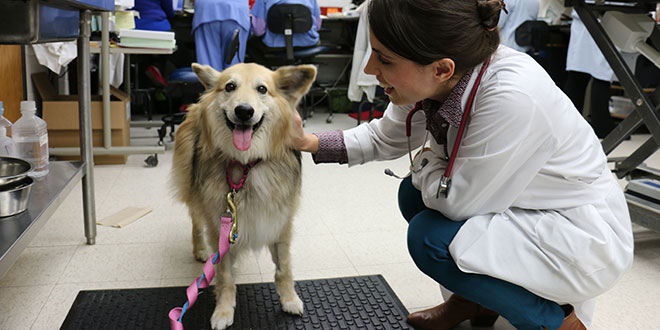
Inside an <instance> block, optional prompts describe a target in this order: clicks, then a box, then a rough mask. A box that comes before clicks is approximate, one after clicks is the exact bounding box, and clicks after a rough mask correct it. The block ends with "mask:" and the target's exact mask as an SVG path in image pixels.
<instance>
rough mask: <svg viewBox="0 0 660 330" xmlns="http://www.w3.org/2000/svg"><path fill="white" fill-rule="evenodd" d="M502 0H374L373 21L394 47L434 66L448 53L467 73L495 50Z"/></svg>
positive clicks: (374, 30) (386, 42) (381, 38)
mask: <svg viewBox="0 0 660 330" xmlns="http://www.w3.org/2000/svg"><path fill="white" fill-rule="evenodd" d="M503 8H504V2H503V1H502V0H371V1H370V3H369V9H368V10H369V15H368V16H369V25H370V28H371V31H372V33H373V34H374V36H375V37H376V38H377V39H378V41H380V43H382V44H383V45H384V46H385V47H387V48H388V49H389V50H391V51H393V52H394V53H396V54H398V55H399V56H402V57H404V58H406V59H409V60H411V61H413V62H416V63H418V64H420V65H428V64H430V63H432V62H433V61H436V60H438V59H442V58H450V59H452V60H453V61H454V63H455V65H456V68H455V71H457V72H466V71H467V70H469V69H472V68H474V67H475V66H476V65H478V64H479V63H481V62H483V61H485V60H486V58H488V56H490V55H491V54H493V53H494V52H495V50H496V49H497V46H498V45H499V43H500V35H499V31H498V30H497V23H498V21H499V17H500V10H501V9H503Z"/></svg>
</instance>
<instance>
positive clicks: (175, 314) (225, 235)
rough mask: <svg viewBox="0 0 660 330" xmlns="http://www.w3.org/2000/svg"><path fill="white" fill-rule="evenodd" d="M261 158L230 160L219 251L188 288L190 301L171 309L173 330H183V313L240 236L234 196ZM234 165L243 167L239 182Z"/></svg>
mask: <svg viewBox="0 0 660 330" xmlns="http://www.w3.org/2000/svg"><path fill="white" fill-rule="evenodd" d="M259 161H260V159H257V160H256V161H252V162H250V163H248V164H246V165H245V164H241V163H240V162H238V161H235V160H233V161H229V162H228V163H227V183H228V184H229V187H230V188H231V191H230V192H229V193H228V194H227V204H228V208H227V211H226V212H225V213H223V214H222V215H221V216H220V238H219V239H218V252H217V253H215V254H213V255H211V256H210V257H209V258H208V260H206V264H204V270H203V271H202V272H203V274H202V276H201V277H198V278H196V279H195V281H193V283H192V284H191V285H190V286H189V287H188V289H186V295H187V296H188V301H186V303H185V304H183V307H175V308H173V309H172V310H171V311H170V314H169V317H170V329H172V330H183V323H181V320H182V319H183V314H184V313H185V312H186V310H188V308H191V307H192V306H193V305H194V304H195V301H197V296H199V289H204V288H207V287H208V286H209V284H210V283H211V281H212V280H213V276H215V267H213V265H215V264H217V263H219V262H220V260H222V257H224V256H225V254H227V251H229V243H235V242H236V239H237V238H238V215H237V209H236V205H235V203H234V197H235V195H236V192H237V191H238V190H240V189H241V188H243V184H244V183H245V179H246V178H247V175H248V172H249V171H250V169H251V168H252V167H254V165H256V164H257V163H258V162H259ZM232 166H240V167H241V169H242V172H243V173H242V175H241V180H240V181H239V182H238V184H236V183H234V182H233V181H232V179H231V176H230V171H231V168H232Z"/></svg>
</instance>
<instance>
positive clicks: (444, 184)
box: [435, 176, 451, 198]
mask: <svg viewBox="0 0 660 330" xmlns="http://www.w3.org/2000/svg"><path fill="white" fill-rule="evenodd" d="M449 188H451V179H450V178H448V177H446V176H442V179H440V184H439V185H438V192H437V193H436V194H435V198H438V197H440V194H442V195H443V196H444V197H445V198H447V196H449Z"/></svg>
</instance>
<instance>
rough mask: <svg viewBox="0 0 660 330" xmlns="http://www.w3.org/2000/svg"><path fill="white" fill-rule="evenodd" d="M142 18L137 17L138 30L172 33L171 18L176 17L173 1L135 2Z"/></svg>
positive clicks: (150, 0)
mask: <svg viewBox="0 0 660 330" xmlns="http://www.w3.org/2000/svg"><path fill="white" fill-rule="evenodd" d="M133 10H135V11H137V12H138V13H139V14H140V16H139V17H137V16H136V17H135V28H136V29H138V30H155V31H170V30H172V26H171V25H170V21H169V19H170V18H173V17H174V9H173V8H172V1H171V0H135V7H133Z"/></svg>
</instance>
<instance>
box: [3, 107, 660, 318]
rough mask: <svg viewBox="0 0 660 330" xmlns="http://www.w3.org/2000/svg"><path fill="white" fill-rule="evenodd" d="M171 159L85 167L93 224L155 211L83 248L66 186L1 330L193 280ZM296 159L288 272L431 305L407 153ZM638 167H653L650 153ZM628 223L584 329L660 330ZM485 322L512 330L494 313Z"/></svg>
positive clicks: (195, 269) (258, 274) (647, 249)
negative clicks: (409, 198)
mask: <svg viewBox="0 0 660 330" xmlns="http://www.w3.org/2000/svg"><path fill="white" fill-rule="evenodd" d="M325 118H326V117H325V114H323V113H317V114H316V116H315V117H313V118H311V119H310V120H309V122H308V126H307V129H308V130H309V131H320V130H329V129H334V128H348V127H352V126H354V125H355V121H354V120H353V119H350V118H348V117H347V116H346V115H335V117H334V121H333V123H332V124H330V125H329V124H326V123H325ZM133 134H134V136H136V135H139V134H142V135H144V134H147V135H155V134H156V133H155V131H154V130H151V131H147V132H146V133H144V131H140V132H137V131H135V132H133ZM641 139H642V137H641V136H635V137H633V139H632V140H631V141H626V142H625V143H624V144H623V145H622V146H621V147H620V148H619V149H617V151H616V152H615V153H614V154H613V155H623V154H626V153H629V152H630V151H631V150H632V146H634V145H639V144H640V143H641V141H642V140H641ZM135 143H140V144H150V143H153V140H150V139H140V140H137V141H136V142H135ZM171 157H172V152H171V150H170V151H167V152H166V153H165V154H164V155H161V156H160V157H159V159H160V164H159V165H158V166H157V167H155V168H146V167H144V165H143V160H144V158H145V155H133V156H130V157H129V160H128V163H127V164H125V165H121V166H119V165H114V166H96V167H95V180H96V183H95V189H96V206H97V207H96V212H97V217H98V218H99V219H100V218H103V217H106V216H108V215H111V214H113V213H114V212H117V211H119V210H121V209H123V208H125V207H128V206H137V207H151V208H152V209H153V212H151V213H150V214H148V215H147V216H145V217H143V218H141V219H140V220H138V221H137V222H135V223H133V224H131V225H129V226H127V227H125V228H122V229H115V228H108V227H102V226H99V227H98V236H97V238H96V242H97V243H96V245H94V246H89V245H86V244H84V233H83V225H82V222H83V220H82V202H81V199H82V197H81V188H80V186H78V187H76V188H75V189H74V190H73V191H72V193H71V194H70V195H69V196H68V197H67V198H66V200H65V201H64V203H63V204H62V205H61V206H60V208H59V209H58V210H57V212H56V213H55V214H54V215H53V217H52V218H51V219H50V220H49V221H48V223H47V224H46V225H45V227H44V228H43V229H42V230H41V232H40V233H39V235H38V236H37V237H36V238H35V239H34V240H33V241H32V243H31V245H30V247H29V248H27V249H26V250H25V251H24V252H23V254H22V255H21V257H20V258H19V260H18V261H17V262H16V264H15V265H14V267H13V268H12V269H11V270H10V271H9V273H8V274H7V275H6V276H4V278H2V279H0V329H7V330H20V329H38V330H42V329H43V330H45V329H58V328H59V327H60V325H61V324H62V321H63V320H64V318H65V316H66V314H67V312H68V310H69V308H70V306H71V304H72V302H73V300H74V298H75V297H76V295H77V293H78V291H79V290H84V289H106V288H132V287H154V286H180V285H188V284H190V283H191V282H192V280H193V279H194V278H195V277H196V276H198V275H199V273H200V271H201V268H202V264H200V263H197V262H195V261H194V259H193V257H192V254H191V250H192V246H191V243H190V231H191V225H190V220H189V219H188V215H187V211H186V209H185V207H184V206H183V205H182V204H179V203H175V202H173V199H172V197H171V190H170V183H169V172H170V166H171ZM303 163H304V164H303V167H304V169H303V175H304V178H303V201H302V203H301V208H300V211H299V212H298V215H297V217H296V219H295V237H294V241H293V266H294V275H295V277H296V279H300V280H302V279H313V278H325V277H340V276H352V275H366V274H383V276H384V277H385V278H386V280H387V281H388V283H389V284H390V285H391V286H392V288H393V289H394V290H395V292H396V294H397V295H398V297H399V298H400V299H401V301H402V302H403V303H404V305H405V306H406V307H407V308H408V309H409V310H410V311H415V310H419V309H422V308H426V307H429V306H433V305H436V304H438V303H440V302H441V301H442V298H441V295H440V290H439V288H438V286H437V284H435V283H434V282H433V281H432V280H430V279H429V278H427V277H426V276H425V275H424V274H422V273H421V272H419V271H418V270H417V268H416V267H415V265H414V264H413V262H412V260H411V259H410V257H409V256H408V252H407V249H406V244H405V235H406V224H405V221H403V219H402V218H401V216H400V214H399V211H398V209H397V206H396V191H397V188H398V184H399V180H396V179H393V178H390V177H387V176H385V175H383V169H385V168H386V167H390V168H392V169H393V170H394V171H395V172H396V173H404V172H405V171H406V168H407V166H408V165H407V159H406V158H402V159H400V160H397V161H392V162H387V163H371V164H367V165H364V166H358V167H354V168H351V169H348V168H347V167H346V166H338V165H314V164H313V162H312V161H311V158H310V157H309V155H305V156H304V160H303ZM648 163H649V165H654V164H655V165H656V167H660V156H658V155H656V156H654V157H652V158H651V159H650V160H649V162H648ZM635 228H636V229H635V230H636V237H637V240H636V242H637V244H636V252H635V263H634V266H633V268H632V270H631V271H630V272H628V273H627V274H626V275H625V277H624V278H623V280H622V281H621V282H620V283H619V284H618V285H617V286H616V287H615V288H614V289H613V290H611V291H610V292H608V293H606V294H605V295H603V296H602V297H600V298H599V300H598V304H597V307H596V312H595V320H594V323H593V329H604V330H605V329H607V330H612V329H625V330H631V329H644V330H646V329H660V313H659V312H658V311H659V310H660V285H659V284H660V235H658V234H656V233H654V232H650V231H648V230H645V229H644V228H641V227H635ZM237 272H238V274H239V275H238V280H239V282H243V283H246V282H262V281H272V277H273V273H274V267H273V265H272V263H271V261H270V257H269V256H268V254H267V253H266V252H265V251H261V252H260V253H253V254H250V255H248V256H247V258H246V259H245V260H243V261H242V262H241V264H240V266H239V267H238V268H237ZM459 328H460V329H468V328H469V325H468V324H467V323H464V324H462V325H461V327H459ZM495 329H512V327H511V326H510V325H509V324H508V323H507V322H506V321H505V320H503V319H501V318H500V320H498V322H497V323H496V326H495Z"/></svg>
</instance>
